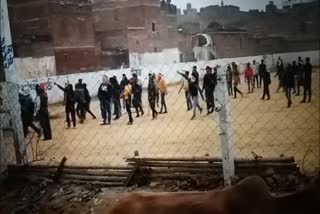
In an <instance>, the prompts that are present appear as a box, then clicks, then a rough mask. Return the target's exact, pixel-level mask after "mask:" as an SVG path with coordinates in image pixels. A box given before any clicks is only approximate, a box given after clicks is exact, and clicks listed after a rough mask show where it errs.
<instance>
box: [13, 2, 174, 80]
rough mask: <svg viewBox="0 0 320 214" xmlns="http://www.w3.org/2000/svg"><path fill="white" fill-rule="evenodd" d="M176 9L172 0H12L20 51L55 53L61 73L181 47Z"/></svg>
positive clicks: (17, 50)
mask: <svg viewBox="0 0 320 214" xmlns="http://www.w3.org/2000/svg"><path fill="white" fill-rule="evenodd" d="M35 11H37V12H35ZM176 12H177V8H176V6H175V5H172V4H171V1H170V0H167V1H166V2H165V1H161V2H160V1H159V0H122V1H117V0H96V1H94V3H92V1H91V0H61V1H60V0H59V1H58V0H9V13H10V23H11V26H12V35H13V42H14V47H15V56H16V57H42V56H54V57H55V61H56V70H57V74H65V73H73V72H79V71H82V70H85V71H90V70H95V69H99V68H104V67H109V68H117V67H120V66H121V65H122V64H123V63H124V64H125V65H127V66H128V65H129V58H130V53H135V54H137V53H138V54H142V53H146V52H161V51H163V50H165V49H168V48H172V47H176V48H177V47H178V42H177V36H178V34H177V31H176V15H175V14H176Z"/></svg>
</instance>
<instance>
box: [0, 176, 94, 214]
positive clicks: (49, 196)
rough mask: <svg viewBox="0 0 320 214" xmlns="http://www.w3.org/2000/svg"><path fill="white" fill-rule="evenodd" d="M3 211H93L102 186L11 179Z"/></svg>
mask: <svg viewBox="0 0 320 214" xmlns="http://www.w3.org/2000/svg"><path fill="white" fill-rule="evenodd" d="M0 192H1V194H0V213H1V214H20V213H21V214H42V213H46V214H51V213H66V214H71V213H74V214H75V213H79V214H88V213H91V207H92V206H94V202H95V201H96V200H97V199H96V198H95V196H96V195H97V194H98V193H99V192H100V189H99V188H96V187H94V186H92V185H84V186H79V185H69V184H68V185H62V184H57V183H53V182H52V181H49V180H44V179H40V180H32V181H31V180H26V179H19V180H12V179H11V180H7V181H6V182H5V183H3V185H2V189H1V190H0Z"/></svg>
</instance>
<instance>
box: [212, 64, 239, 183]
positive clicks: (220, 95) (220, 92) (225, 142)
mask: <svg viewBox="0 0 320 214" xmlns="http://www.w3.org/2000/svg"><path fill="white" fill-rule="evenodd" d="M217 79H218V81H217V86H216V89H215V103H216V107H215V111H216V112H218V114H219V127H220V131H221V133H220V140H221V152H222V163H223V177H224V181H225V185H226V186H230V185H232V178H233V177H234V175H235V167H234V154H233V141H232V127H231V112H230V100H229V96H228V88H227V80H226V69H223V68H219V69H218V76H217Z"/></svg>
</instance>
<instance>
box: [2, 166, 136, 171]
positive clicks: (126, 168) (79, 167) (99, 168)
mask: <svg viewBox="0 0 320 214" xmlns="http://www.w3.org/2000/svg"><path fill="white" fill-rule="evenodd" d="M8 167H9V168H14V167H22V168H23V167H24V168H37V169H56V168H58V167H59V166H58V165H27V166H26V165H8ZM64 169H87V170H90V169H92V170H95V169H96V170H123V171H130V170H132V169H133V167H117V166H109V167H108V166H68V165H65V167H64Z"/></svg>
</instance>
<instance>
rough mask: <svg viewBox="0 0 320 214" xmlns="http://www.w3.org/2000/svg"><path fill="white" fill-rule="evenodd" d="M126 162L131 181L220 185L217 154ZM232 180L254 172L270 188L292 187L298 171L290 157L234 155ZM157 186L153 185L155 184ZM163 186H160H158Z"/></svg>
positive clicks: (176, 187) (183, 187) (185, 186)
mask: <svg viewBox="0 0 320 214" xmlns="http://www.w3.org/2000/svg"><path fill="white" fill-rule="evenodd" d="M126 161H127V162H128V165H129V166H134V167H135V168H137V170H136V172H135V174H134V178H133V182H134V183H135V184H137V185H139V186H144V185H148V184H151V185H152V186H153V185H155V184H156V183H160V184H164V183H170V181H171V183H175V184H176V185H173V186H172V187H171V189H170V188H169V190H172V191H177V190H194V189H197V190H210V189H216V188H218V187H223V185H224V183H223V167H222V160H221V159H219V158H209V157H205V158H137V157H134V158H127V159H126ZM235 174H236V177H235V178H234V183H237V182H238V181H239V180H241V179H243V178H245V177H248V176H254V175H258V176H261V177H263V178H264V179H265V181H266V182H267V184H268V185H269V186H270V189H271V190H272V191H277V192H282V191H294V190H295V189H297V187H298V184H299V183H300V179H301V178H302V175H301V173H300V169H299V167H298V166H297V163H296V162H295V159H294V158H292V157H291V158H284V157H282V158H277V159H263V158H260V159H256V158H255V159H251V160H250V159H237V160H235ZM155 186H157V185H155ZM162 188H163V186H162Z"/></svg>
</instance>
